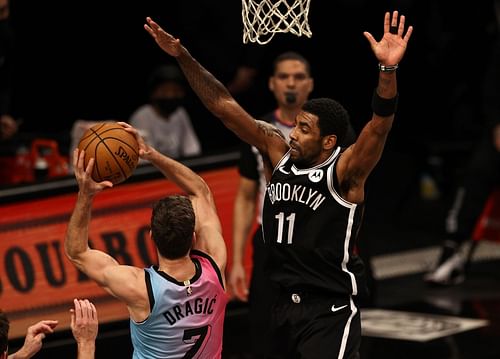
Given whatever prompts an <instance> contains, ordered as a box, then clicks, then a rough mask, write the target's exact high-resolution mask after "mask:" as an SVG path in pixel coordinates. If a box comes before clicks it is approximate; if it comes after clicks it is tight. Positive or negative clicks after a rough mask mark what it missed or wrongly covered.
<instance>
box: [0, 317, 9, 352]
mask: <svg viewBox="0 0 500 359" xmlns="http://www.w3.org/2000/svg"><path fill="white" fill-rule="evenodd" d="M9 327H10V323H9V319H8V318H7V315H6V314H5V313H4V312H2V310H0V355H1V354H3V353H4V352H5V351H6V350H7V348H8V344H9Z"/></svg>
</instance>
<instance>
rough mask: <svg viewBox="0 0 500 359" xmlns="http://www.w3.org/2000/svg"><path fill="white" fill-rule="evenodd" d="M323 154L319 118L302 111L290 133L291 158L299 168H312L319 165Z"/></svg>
mask: <svg viewBox="0 0 500 359" xmlns="http://www.w3.org/2000/svg"><path fill="white" fill-rule="evenodd" d="M321 152H322V141H321V136H320V131H319V127H318V117H317V116H315V115H313V114H310V113H308V112H304V111H301V112H300V113H299V115H298V116H297V118H296V119H295V127H294V128H293V130H292V132H290V158H291V159H292V161H293V162H294V163H295V164H296V165H298V166H299V167H312V166H315V165H316V164H318V162H319V160H320V155H321Z"/></svg>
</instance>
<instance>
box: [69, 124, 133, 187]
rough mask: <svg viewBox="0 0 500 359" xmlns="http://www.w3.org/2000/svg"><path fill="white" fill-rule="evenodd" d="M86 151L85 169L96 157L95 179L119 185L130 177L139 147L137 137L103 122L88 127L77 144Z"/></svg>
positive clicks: (118, 126)
mask: <svg viewBox="0 0 500 359" xmlns="http://www.w3.org/2000/svg"><path fill="white" fill-rule="evenodd" d="M78 149H79V150H85V162H84V168H86V167H87V164H88V163H89V160H90V159H91V158H94V159H95V161H94V169H93V171H92V179H93V180H94V181H96V182H101V181H111V182H113V184H118V183H121V182H123V181H125V180H126V179H127V178H129V177H130V176H131V175H132V173H133V172H134V170H135V168H136V167H137V163H138V162H139V144H138V143H137V140H136V139H135V136H134V135H133V134H131V133H129V132H127V131H125V129H124V128H123V127H122V126H120V125H119V124H117V123H115V122H103V123H99V124H97V125H94V126H92V127H91V128H89V129H88V130H87V131H86V132H85V133H84V134H83V136H82V138H81V139H80V142H79V143H78Z"/></svg>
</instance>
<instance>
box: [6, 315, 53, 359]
mask: <svg viewBox="0 0 500 359" xmlns="http://www.w3.org/2000/svg"><path fill="white" fill-rule="evenodd" d="M58 323H59V322H58V321H57V320H41V321H39V322H38V323H35V324H33V325H32V326H30V327H29V328H28V331H27V332H26V338H25V339H24V344H23V346H22V348H21V349H19V350H18V351H17V352H16V354H15V357H16V358H17V357H19V358H31V357H32V356H34V355H35V354H36V353H38V352H39V351H40V349H41V348H42V344H43V340H44V339H45V336H46V335H47V334H52V333H54V328H55V327H56V326H57V324H58Z"/></svg>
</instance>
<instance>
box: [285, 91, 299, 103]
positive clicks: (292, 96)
mask: <svg viewBox="0 0 500 359" xmlns="http://www.w3.org/2000/svg"><path fill="white" fill-rule="evenodd" d="M285 100H286V103H287V104H289V105H293V104H294V103H295V102H296V101H297V94H296V93H295V92H285Z"/></svg>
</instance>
